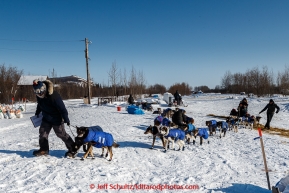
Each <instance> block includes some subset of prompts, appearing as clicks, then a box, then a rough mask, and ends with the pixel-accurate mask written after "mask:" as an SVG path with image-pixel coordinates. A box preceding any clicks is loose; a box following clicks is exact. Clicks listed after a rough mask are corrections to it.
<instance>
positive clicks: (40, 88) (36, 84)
mask: <svg viewBox="0 0 289 193" xmlns="http://www.w3.org/2000/svg"><path fill="white" fill-rule="evenodd" d="M33 90H34V92H35V94H39V95H42V94H43V93H44V92H45V91H46V85H45V84H44V83H43V82H42V81H39V80H37V79H36V80H33Z"/></svg>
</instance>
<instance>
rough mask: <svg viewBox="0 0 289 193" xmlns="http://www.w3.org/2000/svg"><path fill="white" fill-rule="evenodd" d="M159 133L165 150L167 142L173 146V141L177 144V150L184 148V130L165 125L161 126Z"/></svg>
mask: <svg viewBox="0 0 289 193" xmlns="http://www.w3.org/2000/svg"><path fill="white" fill-rule="evenodd" d="M160 133H161V134H162V135H163V137H164V146H165V152H166V151H167V150H168V146H169V142H172V144H173V148H174V144H175V143H174V142H175V141H176V142H177V143H178V145H179V150H184V145H185V136H186V134H185V131H183V130H181V129H169V128H168V127H166V126H163V127H161V130H160Z"/></svg>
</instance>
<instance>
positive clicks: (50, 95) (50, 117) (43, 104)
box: [35, 80, 70, 125]
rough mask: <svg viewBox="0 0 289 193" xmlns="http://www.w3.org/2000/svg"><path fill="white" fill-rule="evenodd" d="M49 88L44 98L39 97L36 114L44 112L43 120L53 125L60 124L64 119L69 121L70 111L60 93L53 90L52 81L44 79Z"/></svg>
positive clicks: (65, 121)
mask: <svg viewBox="0 0 289 193" xmlns="http://www.w3.org/2000/svg"><path fill="white" fill-rule="evenodd" d="M43 83H44V84H46V88H48V91H47V94H46V96H45V97H44V98H39V97H37V103H38V104H37V109H36V112H35V115H39V113H40V112H42V115H43V118H42V120H43V121H45V122H48V123H51V124H52V125H60V124H61V123H62V121H64V123H69V122H70V121H69V118H68V112H67V109H66V107H65V105H64V103H63V100H62V98H61V97H60V95H59V93H58V92H56V91H53V85H52V83H51V82H50V81H47V80H46V81H43Z"/></svg>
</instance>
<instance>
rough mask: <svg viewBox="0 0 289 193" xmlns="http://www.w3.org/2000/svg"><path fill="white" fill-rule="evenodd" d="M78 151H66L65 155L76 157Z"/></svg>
mask: <svg viewBox="0 0 289 193" xmlns="http://www.w3.org/2000/svg"><path fill="white" fill-rule="evenodd" d="M76 154H77V152H72V151H68V152H66V153H65V155H64V157H69V158H75V156H76Z"/></svg>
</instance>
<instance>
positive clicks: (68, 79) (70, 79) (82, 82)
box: [49, 75, 93, 87]
mask: <svg viewBox="0 0 289 193" xmlns="http://www.w3.org/2000/svg"><path fill="white" fill-rule="evenodd" d="M49 80H50V81H51V82H53V84H54V85H58V84H61V83H67V84H77V85H79V86H82V87H86V85H87V80H86V79H84V78H81V77H78V76H75V75H71V76H63V77H56V78H50V79H49ZM90 84H91V85H93V81H90Z"/></svg>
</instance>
